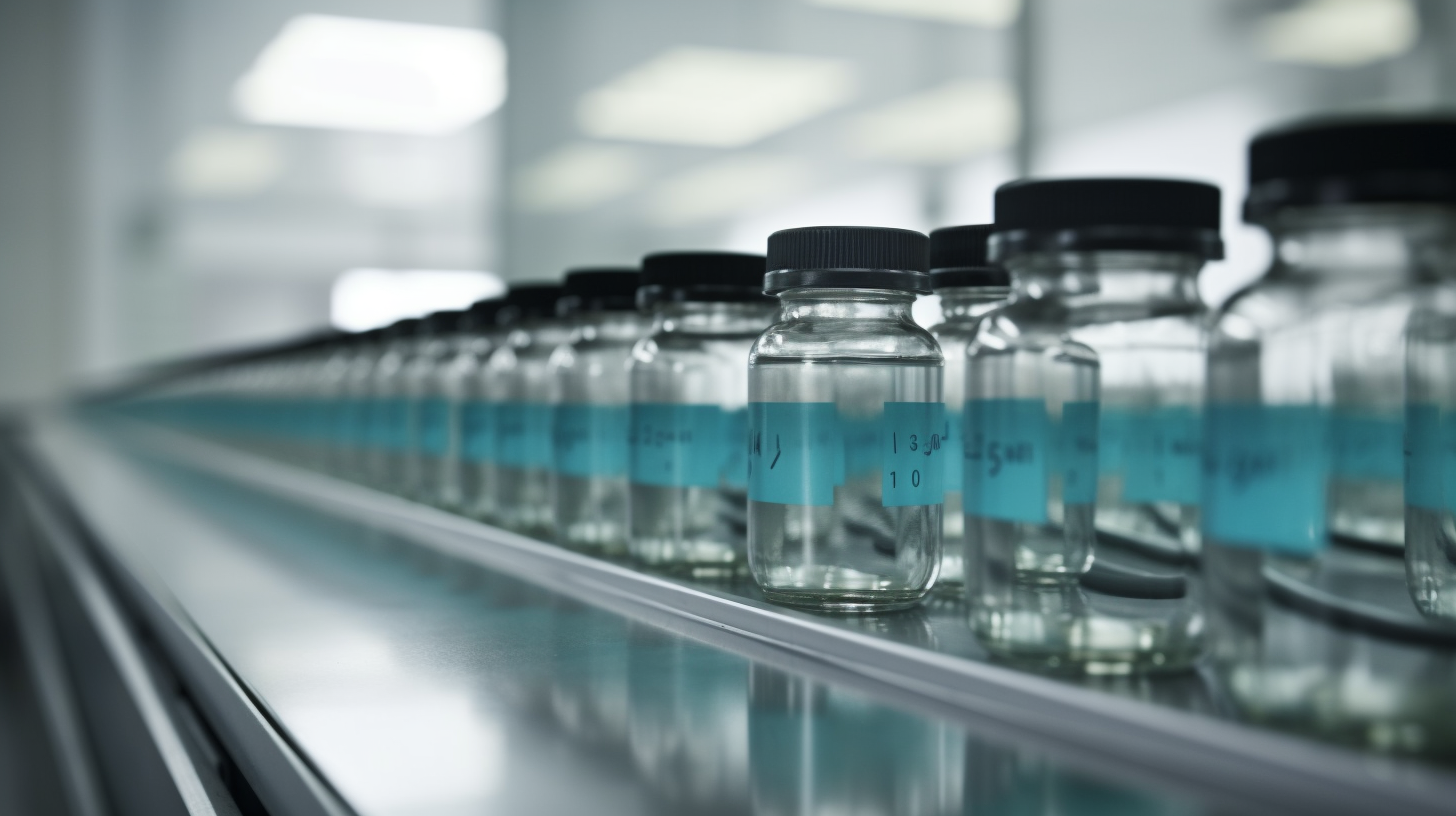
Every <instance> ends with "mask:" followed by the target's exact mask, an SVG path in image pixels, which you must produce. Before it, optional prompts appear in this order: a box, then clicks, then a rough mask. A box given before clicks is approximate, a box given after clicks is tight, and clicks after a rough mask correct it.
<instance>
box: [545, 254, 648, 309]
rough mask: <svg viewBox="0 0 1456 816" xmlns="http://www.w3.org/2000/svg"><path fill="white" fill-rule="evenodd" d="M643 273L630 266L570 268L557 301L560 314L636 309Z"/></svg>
mask: <svg viewBox="0 0 1456 816" xmlns="http://www.w3.org/2000/svg"><path fill="white" fill-rule="evenodd" d="M641 279H642V272H641V270H638V269H635V268H633V267H630V266H603V267H584V268H581V269H568V270H567V271H566V285H565V287H564V289H565V291H564V292H563V293H562V298H561V301H560V302H559V303H558V304H557V307H556V312H557V314H560V315H567V314H573V313H576V312H621V311H627V312H631V311H636V310H637V287H638V286H639V285H641Z"/></svg>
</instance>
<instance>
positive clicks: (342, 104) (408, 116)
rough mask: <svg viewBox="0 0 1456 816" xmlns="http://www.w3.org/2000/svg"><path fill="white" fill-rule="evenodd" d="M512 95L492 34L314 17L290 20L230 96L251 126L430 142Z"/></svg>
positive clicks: (500, 50) (498, 43)
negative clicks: (417, 136) (406, 136)
mask: <svg viewBox="0 0 1456 816" xmlns="http://www.w3.org/2000/svg"><path fill="white" fill-rule="evenodd" d="M505 96H506V56H505V47H504V46H503V45H501V41H500V38H498V37H496V35H494V34H492V33H491V32H488V31H480V30H477V29H470V28H458V27H450V26H435V25H419V24H416V23H397V22H388V21H384V20H365V19H359V18H353V17H331V16H325V15H317V14H308V15H303V16H300V17H295V18H293V19H292V20H289V21H288V23H287V24H285V25H284V26H283V30H282V31H280V32H279V33H278V36H276V37H274V38H273V40H272V41H271V42H269V43H268V45H267V46H266V47H264V49H263V52H262V53H261V54H259V56H258V59H257V61H256V62H254V63H253V66H252V68H251V69H249V71H248V73H247V74H245V75H244V76H243V77H242V78H241V79H240V80H238V83H237V85H236V86H235V87H234V89H233V102H234V106H235V108H236V110H237V112H238V114H239V115H240V116H242V117H243V118H244V119H246V120H248V121H250V122H258V123H263V124H270V125H296V126H300V127H319V128H335V129H340V130H360V131H374V132H385V133H423V134H429V133H447V132H450V131H453V130H459V129H460V128H463V127H466V126H468V125H470V124H472V123H474V122H476V121H479V120H480V119H481V118H483V117H485V116H486V115H488V114H490V113H491V112H492V111H494V110H495V109H496V108H498V107H500V105H501V103H502V102H503V101H504V100H505Z"/></svg>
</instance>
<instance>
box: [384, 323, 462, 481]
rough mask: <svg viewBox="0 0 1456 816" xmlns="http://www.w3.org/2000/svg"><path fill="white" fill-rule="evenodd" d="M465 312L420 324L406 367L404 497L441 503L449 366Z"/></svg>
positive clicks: (447, 434) (447, 435) (447, 431)
mask: <svg viewBox="0 0 1456 816" xmlns="http://www.w3.org/2000/svg"><path fill="white" fill-rule="evenodd" d="M464 314H465V313H464V312H460V311H444V312H435V313H433V314H431V315H429V316H427V317H426V318H424V320H423V322H422V323H421V324H420V330H419V333H418V335H417V337H416V338H415V351H414V354H413V355H411V356H410V359H409V362H408V363H407V364H406V366H405V371H404V382H405V393H406V395H407V398H408V399H409V402H410V406H409V423H410V424H409V432H408V439H407V440H406V443H405V444H406V447H405V451H404V455H403V457H402V458H403V462H402V473H401V475H400V488H399V490H400V493H401V494H402V495H405V496H408V497H410V498H413V499H417V500H419V501H422V502H426V503H430V504H437V503H438V502H439V498H438V497H439V494H440V479H439V476H440V471H441V462H443V461H444V460H445V457H446V455H447V454H448V453H449V448H450V402H449V399H448V395H447V394H446V391H445V386H446V383H445V367H446V364H447V363H448V362H449V360H450V358H451V356H452V355H453V354H454V351H455V345H456V342H457V340H456V338H457V333H458V327H459V323H460V320H461V318H462V317H463V316H464Z"/></svg>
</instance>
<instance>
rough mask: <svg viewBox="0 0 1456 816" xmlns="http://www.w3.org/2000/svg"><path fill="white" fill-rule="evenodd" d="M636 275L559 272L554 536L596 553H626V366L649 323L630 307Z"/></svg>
mask: <svg viewBox="0 0 1456 816" xmlns="http://www.w3.org/2000/svg"><path fill="white" fill-rule="evenodd" d="M640 277H641V275H640V273H639V271H638V270H637V269H635V268H628V269H622V268H603V269H576V270H572V271H569V272H567V273H566V283H565V287H564V290H563V296H562V299H561V305H560V307H559V313H560V314H561V315H562V316H563V317H564V318H567V319H569V320H570V321H571V325H572V331H571V338H570V340H568V341H567V342H566V343H563V344H561V345H560V346H558V347H557V348H556V351H555V352H554V353H553V354H552V355H551V377H552V380H553V384H554V388H555V395H556V400H555V402H556V413H555V418H554V423H553V435H552V446H553V447H552V450H553V456H554V459H553V461H554V463H555V466H554V468H553V469H552V483H551V484H552V504H553V506H554V507H555V516H554V517H555V522H556V540H557V543H559V544H561V545H563V546H566V547H570V548H572V549H576V550H582V551H584V552H590V553H594V554H598V555H609V556H624V555H626V554H627V538H628V521H627V492H628V491H627V413H628V404H629V402H630V399H631V393H630V392H631V388H630V380H629V378H628V376H627V370H628V367H629V365H630V364H631V362H632V347H633V346H635V345H636V344H637V341H638V340H641V339H642V338H643V337H644V336H646V334H647V332H648V330H649V329H650V327H651V326H650V323H649V322H648V320H647V318H646V317H645V316H644V315H643V314H642V313H640V312H639V311H638V310H637V286H638V281H639V278H640Z"/></svg>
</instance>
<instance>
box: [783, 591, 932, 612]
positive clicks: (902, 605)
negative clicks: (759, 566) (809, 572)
mask: <svg viewBox="0 0 1456 816" xmlns="http://www.w3.org/2000/svg"><path fill="white" fill-rule="evenodd" d="M925 595H926V592H925V591H924V590H921V591H909V590H906V591H903V592H876V593H869V592H828V591H825V590H814V591H812V592H808V591H803V590H784V589H770V588H768V587H764V588H763V597H764V598H765V599H766V600H768V601H770V602H771V603H776V604H782V605H783V606H793V607H798V608H800V609H813V610H817V611H820V612H837V613H842V614H850V615H862V614H870V613H877V612H898V611H902V610H905V609H914V608H915V607H917V606H919V605H920V603H921V601H922V600H924V598H925Z"/></svg>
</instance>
